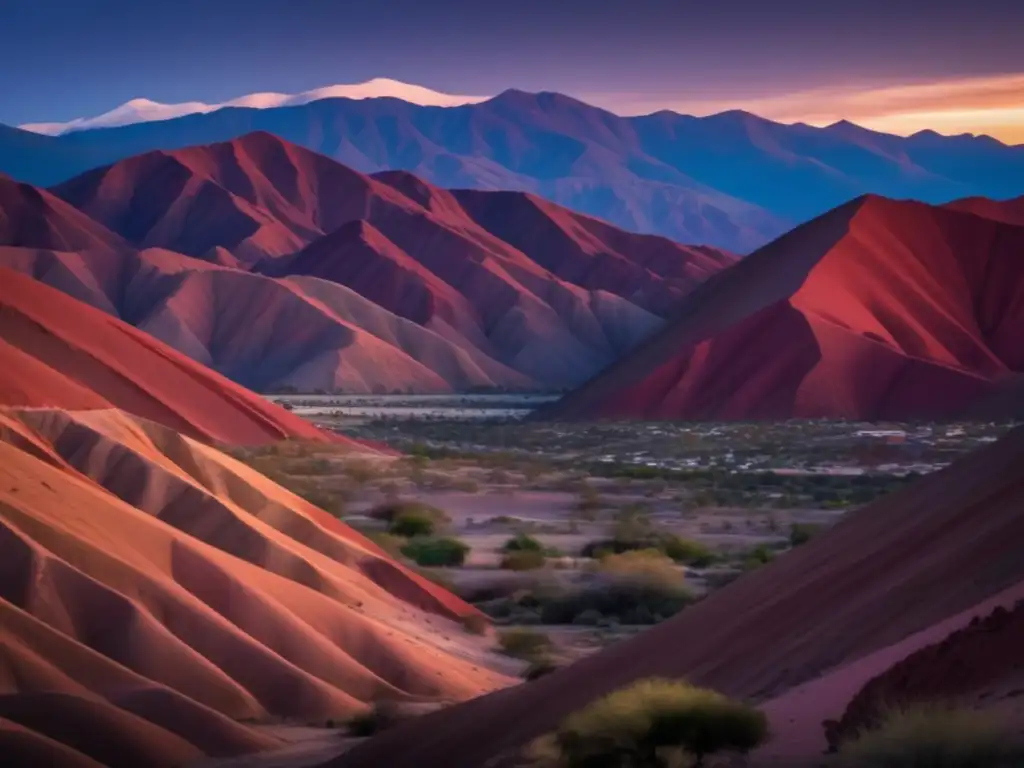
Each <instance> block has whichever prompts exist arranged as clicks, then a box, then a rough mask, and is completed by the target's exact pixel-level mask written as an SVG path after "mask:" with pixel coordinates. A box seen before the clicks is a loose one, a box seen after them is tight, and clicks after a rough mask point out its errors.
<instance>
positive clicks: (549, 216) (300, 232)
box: [0, 134, 734, 392]
mask: <svg viewBox="0 0 1024 768" xmlns="http://www.w3.org/2000/svg"><path fill="white" fill-rule="evenodd" d="M27 189H31V188H25V190H22V195H23V196H24V195H27V194H28V192H27V191H26V190H27ZM55 192H56V193H57V194H58V195H60V197H61V198H63V199H62V200H60V199H56V198H54V199H55V200H56V203H58V204H59V205H61V206H63V207H64V208H67V209H68V211H70V212H72V213H73V214H75V215H76V216H79V217H81V218H83V219H84V220H85V221H86V222H88V224H89V226H90V227H91V228H92V229H95V230H97V231H101V232H106V233H107V235H108V239H110V240H112V241H115V242H112V243H111V244H109V245H108V244H104V245H102V246H100V245H95V246H91V247H90V246H88V245H86V246H82V247H81V248H79V247H77V246H62V245H60V244H55V243H54V242H52V240H51V239H46V238H36V239H31V238H25V237H23V238H19V239H17V240H7V241H5V240H4V239H2V238H0V245H4V244H6V245H12V246H13V245H17V246H20V248H21V250H20V251H18V252H15V251H12V250H5V251H4V253H2V254H0V263H2V264H6V265H7V266H10V267H12V268H15V269H18V270H20V271H23V272H27V273H29V274H32V275H33V276H34V277H36V278H37V279H40V280H44V281H46V282H48V283H50V284H51V285H54V286H55V287H59V288H61V289H62V290H66V291H68V292H70V293H72V295H74V296H76V297H78V298H81V299H83V300H85V301H88V302H89V303H91V304H93V305H94V306H97V307H100V308H102V309H104V310H105V311H108V312H111V313H112V314H115V315H117V316H118V317H120V318H121V319H123V320H125V321H127V322H130V323H132V324H133V325H136V326H138V327H140V328H144V329H145V330H146V331H148V332H150V333H152V334H154V335H155V336H157V337H158V338H160V339H161V340H163V341H165V342H167V343H168V344H170V345H171V346H173V347H175V348H176V349H178V350H179V351H182V352H184V353H186V354H188V355H190V356H191V357H193V358H194V359H196V360H198V361H200V362H202V363H204V364H207V365H210V366H212V367H214V368H215V369H217V370H218V371H220V372H222V373H224V374H226V375H228V376H230V377H231V378H233V379H234V380H236V381H239V382H241V383H243V384H246V385H247V386H251V387H256V388H259V389H273V388H277V387H283V386H289V387H295V388H297V389H302V390H307V391H308V390H311V389H325V390H334V389H343V390H346V391H364V392H371V391H390V390H394V389H400V390H410V389H411V390H416V391H450V390H452V389H455V390H464V389H467V388H470V387H504V388H511V389H524V388H532V389H537V388H545V389H550V388H555V387H567V386H574V385H576V384H579V383H580V382H582V381H583V380H585V379H586V378H587V377H589V376H590V375H593V374H594V373H596V372H597V371H599V370H601V369H602V368H603V367H605V366H607V365H608V364H609V363H611V362H612V361H613V360H614V359H616V358H617V357H619V356H620V355H621V354H623V353H624V352H625V351H626V350H628V349H630V348H631V347H632V346H634V345H635V344H636V343H637V342H638V341H639V340H640V339H642V338H644V337H645V336H646V335H648V334H649V333H650V332H651V331H652V330H653V329H654V328H655V327H657V325H659V324H660V322H661V319H660V318H661V317H662V316H664V314H665V313H666V312H668V311H669V309H670V308H671V307H672V306H674V305H675V303H676V302H677V301H678V300H679V299H680V298H682V297H683V296H685V295H686V294H687V293H689V291H691V290H692V289H693V288H694V287H695V286H697V285H698V284H700V283H701V282H702V281H703V280H705V279H706V278H707V277H708V276H710V275H711V274H714V273H715V272H717V271H718V270H719V269H721V268H723V267H724V266H727V265H729V264H731V263H733V261H734V257H732V256H731V255H729V254H727V253H724V252H722V251H719V250H717V249H713V248H686V247H683V246H680V245H677V244H675V243H672V242H670V241H668V240H665V239H663V238H658V237H651V236H643V235H632V234H629V233H626V232H622V231H621V230H618V229H616V228H614V227H611V226H609V225H607V224H605V223H604V222H600V221H597V220H595V219H590V218H588V217H586V216H580V215H579V214H574V213H571V212H569V211H566V210H565V209H562V208H559V207H558V206H555V205H552V204H550V203H547V202H545V201H543V200H540V199H538V198H535V197H531V196H528V195H523V194H519V193H485V192H471V191H470V192H459V193H451V192H447V191H444V190H440V189H437V188H435V187H432V186H430V185H429V184H426V183H425V182H423V181H421V180H420V179H417V178H416V177H414V176H411V175H409V174H400V173H396V174H382V175H381V176H380V177H379V178H371V177H368V176H364V175H362V174H359V173H357V172H355V171H352V170H351V169H349V168H346V167H345V166H342V165H340V164H338V163H336V162H334V161H332V160H330V159H328V158H326V157H323V156H320V155H317V154H315V153H312V152H309V151H307V150H304V149H302V148H300V147H296V146H294V145H290V144H288V143H287V142H283V141H281V140H279V139H277V138H275V137H273V136H270V135H267V134H253V135H249V136H245V137H242V138H240V139H238V140H236V141H233V142H229V143H224V144H216V145H211V146H207V147H192V148H189V149H184V150H180V151H176V152H155V153H149V154H147V155H143V156H139V157H135V158H130V159H128V160H125V161H122V162H119V163H117V164H115V165H113V166H110V167H106V168H101V169H98V170H96V171H93V172H90V173H87V174H85V175H84V176H82V177H80V178H77V179H73V180H71V181H69V182H68V183H66V184H63V185H61V186H60V187H58V188H57V189H56V190H55ZM38 194H39V195H45V196H47V197H48V198H49V197H52V196H50V195H49V194H48V193H45V192H41V191H40V192H38ZM67 203H71V204H73V205H74V206H76V207H77V209H80V210H77V209H76V208H70V207H69V206H68V205H67ZM82 212H84V213H86V214H88V215H89V216H90V217H93V218H91V219H88V218H85V217H84V216H82ZM104 228H107V229H104ZM115 232H116V234H115ZM0 235H2V232H0ZM25 249H34V250H32V251H31V252H28V251H26V250H25ZM132 249H142V253H140V254H138V255H132V254H126V251H128V250H132ZM43 251H45V252H43ZM69 251H71V252H73V253H71V254H70V255H69V253H68V252H69ZM168 251H175V252H178V253H181V254H185V255H187V256H190V257H193V259H198V260H199V261H202V262H205V264H200V263H198V262H197V261H195V260H193V259H185V258H178V257H175V256H174V255H172V254H170V253H168ZM214 267H216V268H217V269H214ZM251 273H258V274H251ZM269 278H275V279H274V280H271V279H269ZM313 278H316V279H313Z"/></svg>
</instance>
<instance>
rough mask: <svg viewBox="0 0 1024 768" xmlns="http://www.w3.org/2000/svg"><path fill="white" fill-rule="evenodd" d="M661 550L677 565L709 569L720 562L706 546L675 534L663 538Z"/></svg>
mask: <svg viewBox="0 0 1024 768" xmlns="http://www.w3.org/2000/svg"><path fill="white" fill-rule="evenodd" d="M660 549H661V551H662V552H664V553H665V554H666V555H667V556H668V557H670V558H672V559H673V560H675V561H676V562H677V563H685V564H686V565H692V566H693V567H694V568H707V567H708V566H710V565H714V564H715V563H716V562H718V557H717V556H716V555H715V553H714V552H712V551H711V549H709V548H708V546H707V545H706V544H703V543H701V542H699V541H694V540H693V539H684V538H682V537H681V536H675V535H673V534H669V535H667V536H663V537H662V539H661V547H660Z"/></svg>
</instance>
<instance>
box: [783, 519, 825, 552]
mask: <svg viewBox="0 0 1024 768" xmlns="http://www.w3.org/2000/svg"><path fill="white" fill-rule="evenodd" d="M819 533H821V526H820V525H812V524H810V523H793V524H792V525H790V526H789V545H790V546H791V547H799V546H801V545H802V544H806V543H807V542H808V541H810V540H811V539H813V538H814V537H815V536H817V535H818V534H819Z"/></svg>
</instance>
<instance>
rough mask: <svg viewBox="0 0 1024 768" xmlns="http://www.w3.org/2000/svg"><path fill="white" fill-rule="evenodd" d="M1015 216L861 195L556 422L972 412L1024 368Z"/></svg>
mask: <svg viewBox="0 0 1024 768" xmlns="http://www.w3.org/2000/svg"><path fill="white" fill-rule="evenodd" d="M985 207H986V209H988V210H996V209H997V206H996V205H995V204H990V205H987V206H985ZM1011 208H1012V206H1011ZM1008 210H1010V209H1008ZM1011 217H1012V210H1010V212H1009V213H1008V214H1007V215H1006V216H999V217H983V216H978V215H974V214H970V213H963V212H960V211H955V210H949V209H944V208H934V207H930V206H927V205H924V204H921V203H912V202H895V201H891V200H885V199H882V198H873V197H867V198H861V199H858V200H855V201H853V202H851V203H849V204H847V205H845V206H842V207H840V208H837V209H835V210H833V211H831V212H829V213H828V214H826V215H824V216H822V217H820V218H818V219H816V220H814V221H812V222H810V223H808V224H806V225H804V226H802V227H799V228H797V229H796V230H794V231H793V232H791V233H789V234H788V235H786V236H784V237H782V238H780V239H779V240H777V241H775V242H774V243H772V244H770V245H768V246H766V247H765V248H763V249H761V250H760V251H757V252H756V253H754V254H752V255H751V256H749V257H747V258H746V259H744V260H743V261H742V262H741V263H740V264H738V265H737V266H736V267H734V268H732V269H730V270H727V271H725V272H722V273H720V274H719V275H717V276H716V277H715V278H714V279H712V280H710V281H708V282H707V283H706V284H705V285H704V286H702V287H701V288H700V289H698V290H697V291H695V292H694V293H693V294H691V295H690V296H689V297H688V298H687V299H686V300H684V301H683V302H682V303H681V305H680V307H679V311H678V314H677V315H676V316H675V317H674V318H673V319H672V320H671V321H670V322H669V323H668V325H667V326H666V327H665V328H663V329H662V330H661V331H660V332H659V333H658V334H656V335H655V336H654V337H652V338H651V339H649V340H648V341H647V342H646V343H644V344H643V345H642V346H641V347H639V348H638V349H637V350H636V351H635V352H633V353H631V354H630V355H627V356H626V357H624V358H623V359H622V360H620V361H619V362H618V363H617V364H616V365H614V366H613V367H611V368H610V369H609V370H607V371H606V372H604V373H603V374H601V375H600V376H598V377H597V378H595V379H594V380H592V381H591V382H589V383H588V384H586V385H585V386H584V387H582V388H581V389H579V390H578V391H576V392H574V393H572V394H570V395H568V396H567V397H566V398H565V399H564V400H563V401H562V402H561V403H558V404H556V405H555V406H554V407H553V408H552V409H551V411H550V415H552V416H556V417H559V418H595V417H612V418H683V419H770V418H787V417H847V418H857V419H884V418H896V419H907V418H915V417H921V418H929V417H940V416H949V415H954V414H957V413H961V412H963V411H964V410H965V409H967V408H968V407H969V406H972V405H973V404H975V403H976V402H978V401H980V400H984V399H986V398H988V397H989V396H991V395H993V393H994V392H996V391H998V390H999V389H1000V388H1002V387H1004V386H1012V385H1013V383H1014V382H1015V380H1016V376H1017V374H1019V373H1021V372H1024V355H1022V353H1021V349H1020V345H1019V344H1018V343H1017V342H1016V339H1019V338H1020V337H1021V334H1022V333H1024V261H1022V260H1021V259H1020V254H1021V253H1022V252H1024V227H1018V226H1014V225H1012V224H1009V223H1006V219H1008V218H1011Z"/></svg>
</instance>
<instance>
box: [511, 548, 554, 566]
mask: <svg viewBox="0 0 1024 768" xmlns="http://www.w3.org/2000/svg"><path fill="white" fill-rule="evenodd" d="M546 562H547V558H545V557H544V553H543V552H538V551H536V550H532V549H526V550H520V551H518V552H509V553H508V554H506V555H505V556H504V557H502V558H501V563H500V567H501V568H504V569H505V570H507V571H534V570H536V569H538V568H543V567H544V564H545V563H546Z"/></svg>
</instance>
